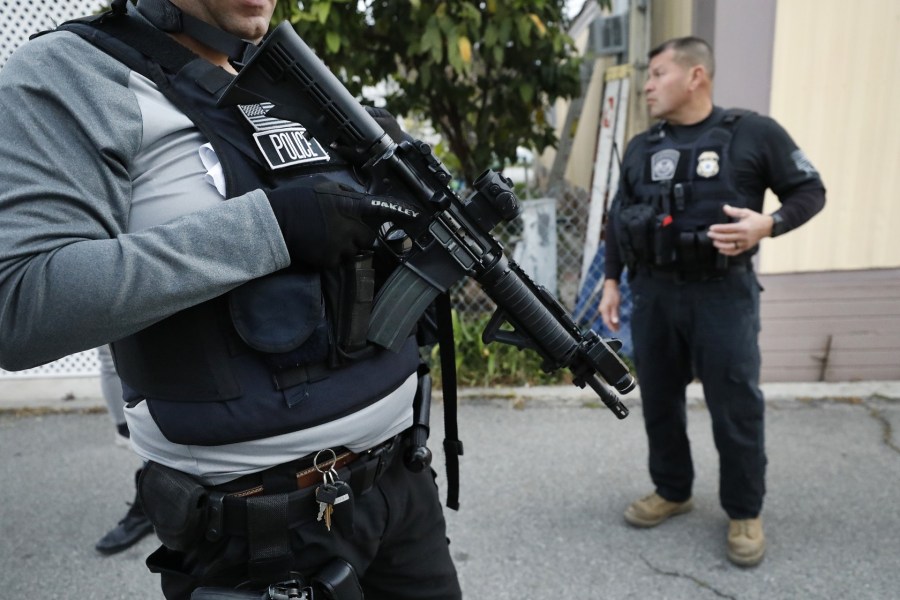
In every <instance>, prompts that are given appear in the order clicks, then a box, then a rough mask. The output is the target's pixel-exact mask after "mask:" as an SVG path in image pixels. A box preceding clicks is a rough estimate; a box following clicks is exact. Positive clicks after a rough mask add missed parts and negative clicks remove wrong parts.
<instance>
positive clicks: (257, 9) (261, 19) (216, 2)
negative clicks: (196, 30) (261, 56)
mask: <svg viewBox="0 0 900 600" xmlns="http://www.w3.org/2000/svg"><path fill="white" fill-rule="evenodd" d="M277 1H278V0H172V4H174V5H176V6H178V8H180V9H181V10H183V11H184V12H186V13H188V14H190V15H192V16H194V17H197V18H198V19H201V20H203V21H206V22H207V23H209V24H210V25H214V26H216V27H218V28H219V29H222V30H224V31H227V32H228V33H230V34H232V35H236V36H238V37H239V38H241V39H245V40H250V41H253V42H258V41H259V40H260V39H261V38H262V36H263V35H264V34H265V33H266V31H267V30H268V29H269V21H270V20H271V19H272V13H273V12H274V11H275V4H276V2H277Z"/></svg>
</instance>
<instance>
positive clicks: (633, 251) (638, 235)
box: [619, 204, 656, 265]
mask: <svg viewBox="0 0 900 600" xmlns="http://www.w3.org/2000/svg"><path fill="white" fill-rule="evenodd" d="M655 218H656V211H655V210H654V208H653V207H652V206H651V205H650V204H633V205H631V206H628V207H626V208H623V209H622V211H621V213H620V214H619V227H620V231H621V236H620V244H619V245H620V248H621V250H622V254H623V258H624V259H625V262H626V263H628V264H629V265H631V264H635V263H649V262H650V261H651V260H652V253H653V242H652V235H651V228H652V227H653V224H654V222H655V221H654V219H655Z"/></svg>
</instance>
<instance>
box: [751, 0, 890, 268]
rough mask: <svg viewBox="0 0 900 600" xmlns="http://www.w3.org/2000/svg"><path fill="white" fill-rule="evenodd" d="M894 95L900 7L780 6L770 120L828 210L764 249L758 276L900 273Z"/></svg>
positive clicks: (840, 1)
mask: <svg viewBox="0 0 900 600" xmlns="http://www.w3.org/2000/svg"><path fill="white" fill-rule="evenodd" d="M898 98H900V2H897V1H896V0H865V1H864V2H854V3H849V4H848V3H847V2H846V1H845V0H789V1H785V0H781V1H779V2H778V5H777V15H776V28H775V51H774V62H773V71H772V96H771V115H772V116H773V117H774V118H775V119H777V120H778V121H779V122H780V123H781V124H782V125H784V126H785V128H786V129H787V130H788V131H789V132H790V134H791V135H792V136H793V138H794V140H795V141H796V142H797V143H798V144H799V145H800V147H801V148H803V150H804V151H805V152H806V154H807V155H808V156H809V157H810V159H811V160H812V162H813V164H814V165H815V166H816V168H817V169H818V170H819V172H820V173H821V174H822V178H823V180H824V182H825V185H826V187H827V188H828V203H827V205H826V208H825V210H824V211H823V212H822V213H821V214H820V215H819V216H818V217H816V218H815V219H813V220H812V221H811V222H810V223H808V224H807V225H805V226H804V227H803V228H801V229H800V230H798V231H795V232H793V233H791V234H790V235H787V236H785V237H783V238H778V239H775V240H766V241H765V242H764V243H763V248H762V252H761V255H760V270H761V271H762V272H764V273H782V272H791V271H825V270H845V269H869V268H880V267H897V266H900V242H898V235H897V234H896V233H895V231H896V228H897V227H898V225H900V200H898V196H900V191H898V190H900V118H898V117H897V114H896V107H897V102H898V100H897V99H898ZM768 202H769V204H768V207H767V208H768V210H773V209H774V208H775V207H776V206H777V200H775V199H774V198H769V200H768Z"/></svg>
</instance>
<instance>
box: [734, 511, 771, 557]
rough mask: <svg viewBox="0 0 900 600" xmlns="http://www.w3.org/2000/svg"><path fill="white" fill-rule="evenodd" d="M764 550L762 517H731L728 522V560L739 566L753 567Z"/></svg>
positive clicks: (764, 539) (764, 537)
mask: <svg viewBox="0 0 900 600" xmlns="http://www.w3.org/2000/svg"><path fill="white" fill-rule="evenodd" d="M765 552H766V536H765V534H764V533H763V526H762V517H756V518H755V519H732V520H731V521H730V522H729V524H728V560H730V561H731V562H733V563H734V564H736V565H738V566H740V567H755V566H756V565H758V564H759V561H761V560H762V558H763V554H765Z"/></svg>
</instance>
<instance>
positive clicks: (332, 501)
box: [313, 448, 352, 531]
mask: <svg viewBox="0 0 900 600" xmlns="http://www.w3.org/2000/svg"><path fill="white" fill-rule="evenodd" d="M322 452H330V453H331V459H330V460H327V461H325V462H324V463H323V465H322V466H320V465H319V455H320V454H322ZM336 461H337V455H336V454H335V453H334V450H332V449H330V448H328V449H326V450H320V451H319V452H318V454H316V457H315V458H314V459H313V466H314V467H315V468H316V471H318V472H319V473H321V474H322V485H320V486H319V487H317V488H316V502H318V503H319V514H318V516H317V517H316V521H321V520H322V519H324V520H325V527H326V528H327V529H328V531H331V515H332V513H333V512H334V507H335V506H337V505H338V504H341V503H342V502H346V501H347V500H349V499H350V495H351V494H352V492H351V491H350V486H349V485H348V484H347V482H345V481H341V480H340V479H338V474H337V471H335V470H334V464H335V462H336ZM326 467H327V470H326Z"/></svg>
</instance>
